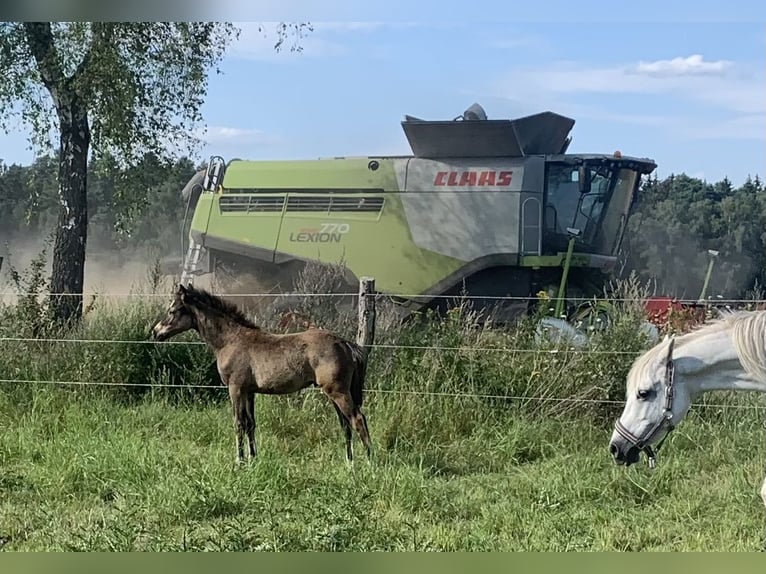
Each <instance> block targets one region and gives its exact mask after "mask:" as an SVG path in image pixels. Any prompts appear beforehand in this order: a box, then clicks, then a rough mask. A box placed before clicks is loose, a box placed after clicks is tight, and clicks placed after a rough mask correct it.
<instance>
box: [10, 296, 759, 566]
mask: <svg viewBox="0 0 766 574" xmlns="http://www.w3.org/2000/svg"><path fill="white" fill-rule="evenodd" d="M33 287H34V285H33ZM628 295H630V293H628ZM621 297H622V298H628V297H627V296H626V294H625V292H623V293H617V294H616V297H615V300H617V299H620V298H621ZM40 301H44V299H40V300H38V299H36V298H33V297H29V298H24V297H21V298H19V300H18V301H17V302H15V303H14V304H13V305H6V306H4V307H3V306H0V380H1V381H3V382H2V383H0V385H2V386H0V548H2V549H3V550H8V551H25V550H87V551H97V550H167V551H182V550H275V551H286V550H293V551H295V550H346V551H349V550H357V551H365V550H484V551H493V550H496V551H510V550H514V551H516V550H549V551H563V550H588V551H591V550H593V551H598V550H621V551H622V550H625V551H628V550H632V551H647V550H715V551H732V550H737V551H745V550H746V551H756V550H760V549H761V547H762V533H763V524H764V510H763V505H762V502H761V499H760V496H759V490H760V484H761V481H762V479H763V472H764V471H763V467H764V464H763V461H764V436H763V433H764V431H763V420H764V412H763V409H762V408H757V409H756V408H753V407H756V406H757V407H762V405H763V403H762V402H761V401H762V399H761V398H760V397H758V396H753V395H738V396H733V395H731V394H726V393H716V394H714V395H709V396H708V397H706V399H705V401H704V402H705V403H706V405H705V406H695V407H694V408H693V409H692V411H691V413H690V415H689V416H688V418H687V420H685V421H684V422H683V423H682V425H681V426H680V427H679V428H678V429H677V430H676V431H675V433H673V435H672V436H671V438H670V439H669V440H668V441H667V442H666V444H665V446H664V447H663V449H662V451H661V452H660V453H659V458H658V466H657V468H656V470H655V471H653V472H650V471H649V470H648V469H647V467H646V464H645V462H644V461H642V463H641V464H639V465H636V466H634V467H631V468H628V469H626V468H622V467H617V466H616V465H614V463H613V462H612V461H611V458H610V456H609V454H608V451H607V446H608V440H609V435H610V434H611V429H612V425H613V422H614V418H615V417H616V416H617V414H618V413H619V412H620V410H621V405H620V401H621V400H622V398H623V397H624V384H625V375H626V374H627V371H628V369H629V367H630V364H631V362H632V360H633V358H634V357H635V356H636V354H637V353H639V352H641V351H642V350H643V349H644V348H645V346H646V341H645V340H642V338H641V336H639V334H638V323H637V321H640V320H641V314H640V310H639V311H637V310H636V309H635V308H629V307H623V308H620V309H619V314H618V315H616V316H615V320H614V321H613V323H612V324H611V325H610V326H609V328H608V329H606V330H605V331H604V332H602V333H598V332H597V333H595V334H594V335H593V338H592V340H591V343H590V344H589V348H588V349H586V351H587V352H584V353H577V352H573V351H571V350H568V349H566V348H564V347H558V348H553V347H552V346H551V345H550V344H548V343H539V342H536V341H535V338H534V332H533V330H531V329H530V326H529V325H528V324H524V323H522V324H521V325H519V326H518V327H516V328H514V329H512V330H499V329H494V328H488V327H485V326H481V325H480V324H479V322H477V320H476V316H475V315H473V314H472V313H471V312H470V310H466V309H462V310H457V311H456V312H455V313H452V314H450V315H449V316H448V317H447V318H445V319H444V320H438V321H437V320H435V319H434V318H430V320H429V321H427V322H425V323H424V324H415V325H410V326H406V327H392V326H391V325H390V324H386V321H385V313H380V314H379V320H380V324H379V329H378V332H377V342H378V343H380V344H381V345H383V346H382V347H378V348H375V349H373V352H372V361H371V364H370V368H369V371H368V377H367V382H366V388H367V389H368V392H367V393H366V396H365V407H364V409H365V412H366V413H367V418H368V421H369V426H370V431H371V434H372V439H373V447H374V458H373V461H372V463H371V464H368V462H367V461H366V460H365V457H364V456H363V454H362V453H363V450H362V448H361V447H360V445H359V442H358V440H357V439H356V438H355V446H356V452H357V459H356V461H355V463H354V465H353V467H352V468H350V469H349V468H348V467H347V466H346V463H345V459H344V449H343V439H342V433H341V430H340V428H339V425H338V422H337V419H336V415H335V412H334V411H333V409H332V408H331V406H330V405H329V404H328V403H327V401H326V399H325V398H324V397H322V396H320V395H318V394H317V393H316V392H315V391H308V392H306V393H305V394H302V395H294V396H291V397H258V398H257V401H256V411H257V415H256V419H257V430H256V439H257V442H258V447H259V455H258V459H257V460H256V461H254V462H253V463H251V464H249V465H246V466H244V467H241V468H235V466H234V464H233V463H234V454H235V453H234V433H233V426H232V421H231V416H230V411H229V406H228V401H227V398H226V394H225V390H224V389H222V388H220V387H218V388H215V389H212V390H208V389H193V388H188V385H210V384H216V382H217V381H216V380H215V376H214V375H213V374H212V372H211V369H210V366H211V355H210V353H209V351H208V350H207V349H206V348H205V347H204V346H201V345H195V344H187V343H189V342H192V343H193V342H195V341H197V339H196V337H195V336H194V335H193V334H189V335H188V336H187V335H184V336H181V337H179V341H178V343H179V344H167V343H165V344H161V345H157V344H148V343H147V342H146V334H147V332H148V326H149V325H150V324H151V323H152V321H153V320H156V319H157V318H158V317H159V314H160V312H161V310H162V308H163V306H164V304H165V299H164V298H146V299H145V300H144V301H140V300H139V301H136V300H133V301H132V302H130V303H124V302H123V303H122V304H119V305H113V304H107V303H105V302H103V301H102V302H100V303H97V304H96V305H95V306H94V307H93V308H91V309H89V310H88V313H87V314H86V317H85V321H84V323H83V325H82V327H80V328H78V329H76V330H74V331H72V332H68V333H63V334H62V333H57V332H55V331H54V330H51V329H50V328H49V326H47V325H46V323H45V308H44V302H43V303H40ZM310 311H311V313H312V317H316V316H320V320H321V321H323V322H324V321H327V320H329V319H328V317H329V318H335V319H338V322H336V323H334V324H332V325H331V326H332V328H333V329H335V330H337V331H339V332H341V333H343V334H345V335H351V334H353V332H354V325H353V322H351V323H349V322H348V321H346V319H348V317H346V318H345V319H344V318H343V317H339V314H338V313H337V312H336V311H335V310H330V312H329V313H326V314H325V315H321V313H319V311H321V309H318V308H317V309H314V308H312V309H310ZM317 313H319V315H317ZM344 321H346V322H344ZM50 339H56V340H50ZM99 341H100V342H99ZM114 341H122V342H114ZM386 345H391V346H390V347H389V346H386ZM12 381H16V382H12ZM18 381H24V382H18ZM29 381H38V382H29ZM39 381H70V382H83V383H90V384H94V385H113V386H103V387H102V386H72V385H70V386H67V385H63V386H62V385H51V384H44V383H42V382H39ZM129 385H133V386H129ZM138 385H152V386H151V387H149V388H146V387H140V386H138ZM466 395H469V396H466ZM477 395H481V396H477ZM486 395H491V396H492V397H488V396H486ZM497 397H505V398H497ZM508 397H512V398H508ZM551 399H567V400H551ZM571 399H576V400H571ZM715 405H723V406H715Z"/></svg>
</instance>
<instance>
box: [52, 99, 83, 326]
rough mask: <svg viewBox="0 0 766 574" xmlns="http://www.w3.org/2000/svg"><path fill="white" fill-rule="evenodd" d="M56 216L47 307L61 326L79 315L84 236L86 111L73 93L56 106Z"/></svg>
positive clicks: (74, 321)
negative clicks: (57, 201)
mask: <svg viewBox="0 0 766 574" xmlns="http://www.w3.org/2000/svg"><path fill="white" fill-rule="evenodd" d="M58 115H59V124H60V126H59V127H60V132H59V133H60V138H61V139H60V145H59V217H58V224H57V227H56V240H55V243H54V246H53V272H52V275H51V311H52V313H53V319H54V320H55V321H56V322H57V323H58V324H59V325H62V326H71V325H72V324H74V323H77V322H79V321H80V319H81V318H82V308H83V307H82V293H83V284H84V279H85V245H86V242H87V236H88V201H87V200H88V195H87V178H88V149H89V147H90V127H89V126H88V112H87V109H86V108H85V106H84V105H83V104H82V103H81V102H80V101H79V99H78V98H77V97H76V96H75V97H72V98H71V99H70V100H69V101H68V102H66V103H64V102H62V103H61V105H60V106H58Z"/></svg>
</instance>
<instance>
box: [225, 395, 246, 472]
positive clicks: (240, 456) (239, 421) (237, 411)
mask: <svg viewBox="0 0 766 574" xmlns="http://www.w3.org/2000/svg"><path fill="white" fill-rule="evenodd" d="M229 399H230V400H231V408H232V413H233V415H234V430H235V432H236V435H237V458H236V463H237V464H241V463H242V462H243V461H244V458H245V448H244V446H245V445H244V442H245V433H246V429H247V393H246V392H245V391H244V390H243V389H242V388H240V387H238V386H237V385H234V384H231V383H230V384H229Z"/></svg>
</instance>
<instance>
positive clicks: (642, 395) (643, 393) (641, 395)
mask: <svg viewBox="0 0 766 574" xmlns="http://www.w3.org/2000/svg"><path fill="white" fill-rule="evenodd" d="M651 394H652V390H651V389H641V390H640V391H638V398H639V399H641V400H646V399H648V398H649V395H651Z"/></svg>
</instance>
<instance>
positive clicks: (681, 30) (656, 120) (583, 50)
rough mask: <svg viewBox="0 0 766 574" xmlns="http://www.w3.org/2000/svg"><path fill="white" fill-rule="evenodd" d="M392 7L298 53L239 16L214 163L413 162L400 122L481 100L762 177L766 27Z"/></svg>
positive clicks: (17, 153) (632, 146)
mask: <svg viewBox="0 0 766 574" xmlns="http://www.w3.org/2000/svg"><path fill="white" fill-rule="evenodd" d="M394 4H395V3H394ZM394 4H389V5H390V6H392V8H391V9H392V14H395V15H398V16H401V17H400V18H399V21H397V22H391V21H389V22H379V21H373V20H367V21H359V22H349V21H343V22H337V21H336V22H329V21H321V19H319V18H315V19H314V20H313V24H314V27H315V30H314V32H312V33H310V34H309V35H308V37H307V38H306V39H305V40H304V42H303V45H304V51H303V53H301V54H291V53H287V52H282V53H275V52H274V50H273V49H272V44H273V41H274V38H273V34H270V35H268V36H267V37H265V38H264V36H263V34H261V33H259V32H258V31H257V25H256V24H254V23H246V22H245V23H241V22H240V23H239V26H240V27H241V28H242V30H243V31H242V36H241V39H240V41H239V42H238V43H237V44H235V45H234V46H232V48H231V49H230V51H229V54H228V56H227V58H226V59H225V61H224V62H223V65H222V70H223V72H224V73H223V74H222V75H214V76H212V77H211V80H210V87H209V94H208V98H207V102H206V104H205V106H204V109H203V113H204V117H205V120H206V122H207V125H208V130H207V133H206V134H205V135H204V139H205V140H206V141H207V145H206V146H205V147H204V149H203V155H205V156H207V155H209V154H211V153H215V154H218V155H222V156H224V158H226V159H230V158H232V157H242V158H251V159H259V158H260V159H279V158H284V159H290V158H314V157H326V156H341V155H366V154H407V153H409V146H408V144H407V141H406V138H405V137H404V133H403V132H402V130H401V126H400V121H401V119H402V116H403V115H404V114H411V115H415V116H418V117H421V118H425V119H451V118H453V117H455V116H457V115H459V114H460V113H461V112H462V111H463V110H464V109H465V108H466V107H468V106H469V105H470V104H472V103H473V102H479V103H480V104H481V105H482V106H483V107H484V109H485V110H486V112H487V115H488V116H489V117H490V118H513V117H519V116H523V115H527V114H530V113H536V112H541V111H545V110H551V111H555V112H558V113H561V114H564V115H568V116H570V117H572V118H574V119H575V120H576V124H575V127H574V129H573V132H572V136H573V143H572V145H571V146H570V149H569V151H570V152H574V153H576V152H584V153H601V152H603V153H611V152H612V151H614V150H617V149H619V150H620V151H622V153H623V154H626V155H636V156H646V157H651V158H653V159H654V160H655V161H656V162H657V163H658V166H659V167H658V171H657V173H658V175H659V176H660V177H665V176H667V175H669V174H670V173H680V172H686V173H688V174H689V175H693V176H697V177H702V178H705V179H707V180H708V181H717V180H719V179H721V178H723V177H724V176H728V177H729V178H730V179H731V180H732V181H733V182H734V183H735V185H739V184H741V183H742V182H743V181H744V179H745V177H746V176H747V175H748V174H750V175H755V174H759V175H760V176H761V177H762V178H763V177H764V176H766V173H765V172H766V170H764V160H766V78H765V71H766V59H765V57H764V56H765V55H766V27H765V26H764V24H762V23H754V24H751V23H746V22H734V21H729V22H720V23H714V22H705V21H698V22H695V23H689V22H686V23H684V22H662V21H655V22H651V21H644V22H638V23H637V22H628V21H617V22H614V21H608V19H605V18H595V19H594V18H591V19H590V20H588V19H586V18H582V19H579V20H576V21H564V19H563V18H561V17H558V18H555V19H551V21H543V20H542V18H543V17H544V16H545V14H544V13H542V14H541V15H540V16H539V17H537V18H533V17H532V16H528V17H527V18H523V19H522V18H517V19H513V20H512V19H510V18H509V19H500V20H495V21H489V22H488V21H486V18H485V19H483V20H484V21H481V22H478V21H476V20H475V19H464V20H462V21H461V20H459V19H458V18H457V14H454V15H453V17H452V18H451V19H450V20H452V21H442V22H434V21H429V18H428V14H427V13H425V12H424V10H419V11H418V10H414V11H411V13H410V14H409V15H410V16H412V18H413V20H412V21H405V18H406V16H407V15H408V14H405V13H403V12H396V11H395V9H394V8H393V5H394ZM500 6H503V4H501V3H500V2H497V3H496V5H495V7H500ZM538 6H542V4H538ZM641 6H642V9H644V8H645V7H644V5H643V4H642V5H641ZM753 6H754V4H753ZM490 8H491V6H490ZM488 9H489V8H486V7H485V8H484V9H483V10H482V12H481V14H485V13H491V12H487V10H488ZM272 28H273V27H272V26H270V25H268V24H267V31H270V30H271V29H272ZM25 148H26V138H25V135H24V134H23V133H13V134H10V135H7V136H6V135H0V159H2V160H3V161H4V162H5V163H6V164H8V163H13V162H16V163H24V164H26V163H29V162H31V160H32V157H33V155H32V152H31V151H28V150H26V149H25Z"/></svg>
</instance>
